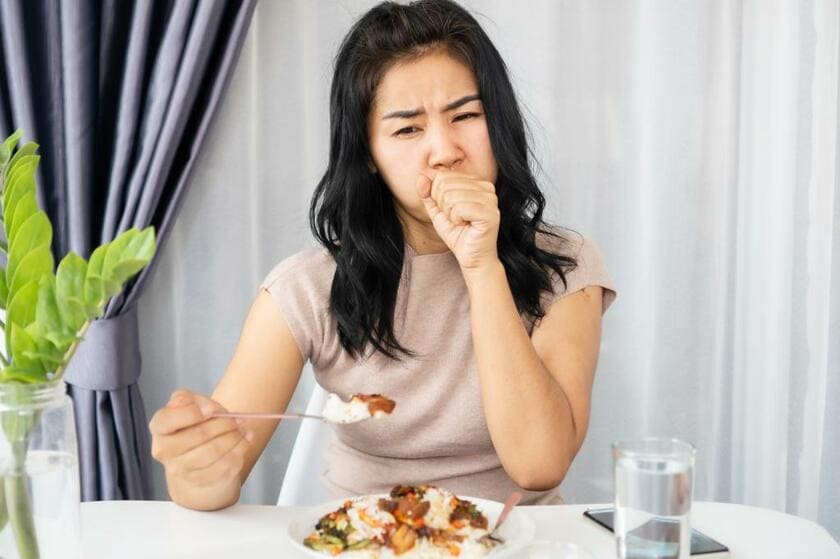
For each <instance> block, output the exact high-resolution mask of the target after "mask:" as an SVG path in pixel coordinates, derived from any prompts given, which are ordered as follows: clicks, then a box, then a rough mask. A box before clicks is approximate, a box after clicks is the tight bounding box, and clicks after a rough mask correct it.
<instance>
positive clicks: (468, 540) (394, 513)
mask: <svg viewBox="0 0 840 559" xmlns="http://www.w3.org/2000/svg"><path fill="white" fill-rule="evenodd" d="M303 543H304V545H306V546H307V547H309V548H312V549H314V550H316V551H320V552H323V553H325V554H329V555H333V556H335V555H341V557H347V558H354V559H355V558H359V559H362V558H365V559H390V558H393V557H399V558H400V559H403V558H404V559H412V558H423V559H436V558H447V559H448V558H450V557H458V558H459V559H470V558H473V557H484V556H485V555H487V554H488V553H489V552H490V550H491V549H492V548H493V547H495V546H497V545H499V544H501V543H503V542H502V540H501V539H499V538H497V537H496V536H491V535H490V531H489V528H488V526H487V517H486V516H485V515H484V514H483V513H482V512H481V511H480V510H479V509H478V507H477V506H476V505H475V504H474V503H471V502H470V501H467V500H464V499H460V498H458V497H457V496H455V495H454V494H453V493H450V492H449V491H446V490H445V489H442V488H439V487H435V486H433V485H418V486H405V485H398V486H396V487H394V488H393V489H392V490H391V493H390V496H389V497H387V498H382V497H378V496H363V497H357V498H355V499H349V500H347V501H345V502H344V503H343V504H342V505H341V506H340V507H339V508H338V509H336V510H334V511H331V512H329V513H328V514H326V515H324V516H322V517H321V518H320V519H319V520H318V522H317V524H316V525H315V531H314V532H312V533H311V534H310V535H309V536H307V537H306V538H305V539H304V541H303Z"/></svg>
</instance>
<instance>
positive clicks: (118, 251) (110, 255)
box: [101, 227, 140, 281]
mask: <svg viewBox="0 0 840 559" xmlns="http://www.w3.org/2000/svg"><path fill="white" fill-rule="evenodd" d="M139 234H140V231H138V230H137V228H135V227H132V228H131V229H129V230H128V231H123V232H122V233H120V234H119V235H117V238H116V239H114V240H113V241H111V242H110V243H108V251H107V252H106V253H105V261H104V262H103V263H102V274H101V275H102V278H103V279H104V280H106V281H115V279H114V277H113V276H112V273H111V272H112V270H113V269H114V266H116V265H117V264H119V263H120V262H121V261H122V260H123V255H124V253H125V250H126V248H127V247H128V246H129V245H130V244H131V241H133V240H134V238H135V237H136V236H137V235H139Z"/></svg>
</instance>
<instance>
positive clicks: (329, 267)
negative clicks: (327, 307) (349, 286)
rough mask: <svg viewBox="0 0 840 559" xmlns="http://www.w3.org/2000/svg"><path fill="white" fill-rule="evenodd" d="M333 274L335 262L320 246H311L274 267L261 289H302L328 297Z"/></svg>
mask: <svg viewBox="0 0 840 559" xmlns="http://www.w3.org/2000/svg"><path fill="white" fill-rule="evenodd" d="M334 274H335V260H334V259H333V257H332V255H331V254H330V253H329V251H328V250H327V249H326V248H324V247H322V246H313V247H309V248H305V249H303V250H300V251H298V252H296V253H294V254H291V255H289V256H287V257H286V258H284V259H282V260H281V261H280V262H278V263H277V264H275V265H274V267H273V268H272V269H271V271H270V272H269V273H268V275H267V276H266V277H265V279H264V280H263V282H262V284H261V287H263V288H265V289H268V290H269V291H271V290H272V288H275V287H277V286H278V285H279V286H282V288H283V289H285V290H288V289H304V290H307V291H314V292H315V293H326V294H327V295H329V291H330V287H331V285H332V279H333V275H334Z"/></svg>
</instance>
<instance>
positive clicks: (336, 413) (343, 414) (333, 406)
mask: <svg viewBox="0 0 840 559" xmlns="http://www.w3.org/2000/svg"><path fill="white" fill-rule="evenodd" d="M396 405H397V403H396V402H394V401H393V400H391V399H389V398H387V397H385V396H383V395H381V394H354V395H353V397H352V398H350V401H349V402H345V401H344V400H342V399H341V398H339V396H338V395H337V394H330V396H329V398H327V404H326V405H325V406H324V411H323V416H324V417H325V418H326V419H327V421H331V422H333V423H355V422H357V421H362V420H363V419H368V418H370V417H377V418H378V417H383V416H385V415H388V414H390V413H391V412H392V411H394V408H395V407H396Z"/></svg>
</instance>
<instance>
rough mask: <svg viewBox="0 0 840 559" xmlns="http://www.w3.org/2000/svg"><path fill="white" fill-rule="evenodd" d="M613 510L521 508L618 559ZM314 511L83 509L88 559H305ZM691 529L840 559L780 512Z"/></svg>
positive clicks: (561, 535) (762, 552)
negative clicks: (306, 515) (304, 533)
mask: <svg viewBox="0 0 840 559" xmlns="http://www.w3.org/2000/svg"><path fill="white" fill-rule="evenodd" d="M602 506H606V505H559V506H534V507H521V508H519V509H517V510H519V511H522V513H524V514H525V515H527V516H528V517H529V518H530V519H531V520H533V522H534V524H535V526H536V539H538V540H556V541H569V542H575V543H578V544H580V545H583V546H585V547H586V548H588V549H589V550H590V551H591V552H592V553H593V554H594V555H595V557H596V558H598V559H608V558H609V559H613V558H614V557H615V540H614V539H613V535H612V534H611V533H610V532H608V531H607V530H605V529H604V528H601V527H600V526H598V525H596V524H595V523H593V522H592V521H591V520H588V519H585V518H584V517H583V515H582V513H583V511H584V510H586V509H587V508H598V507H602ZM306 510H307V509H306V508H304V507H275V506H257V505H236V506H233V507H230V508H228V509H224V510H221V511H214V512H198V511H193V510H188V509H185V508H182V507H180V506H178V505H176V504H174V503H171V502H167V501H102V502H92V503H83V504H82V508H81V524H82V551H83V552H82V557H84V558H85V559H99V558H112V557H120V558H121V559H134V558H137V559H140V558H142V559H158V558H161V559H164V558H165V559H184V558H187V557H201V558H202V559H216V558H222V557H224V558H226V559H229V558H230V557H239V558H242V559H246V558H247V559H261V558H266V559H267V558H271V559H278V558H283V559H285V558H304V557H307V555H306V554H304V553H302V552H300V551H298V550H297V548H295V547H294V546H293V545H292V544H291V542H289V540H288V539H287V537H286V528H287V526H288V524H289V522H290V521H291V520H293V519H294V518H296V517H297V516H298V515H300V514H301V513H303V512H305V511H306ZM691 524H692V527H693V528H697V529H698V530H700V531H702V532H705V533H706V534H708V535H709V536H711V537H713V538H715V539H716V540H718V541H720V542H722V543H724V544H726V545H727V546H728V547H729V548H730V557H731V558H732V559H776V558H778V559H792V558H808V559H822V558H825V559H840V545H838V544H837V542H836V541H835V540H834V539H833V538H832V537H831V535H830V534H829V533H828V532H827V531H826V530H825V529H824V528H823V527H821V526H819V525H818V524H816V523H814V522H811V521H809V520H805V519H803V518H798V517H795V516H791V515H788V514H783V513H780V512H776V511H772V510H768V509H762V508H756V507H748V506H743V505H733V504H726V503H710V502H697V503H694V504H693V505H692V511H691Z"/></svg>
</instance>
